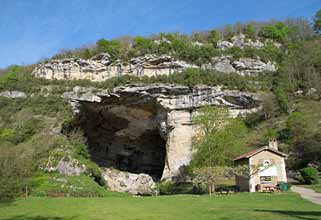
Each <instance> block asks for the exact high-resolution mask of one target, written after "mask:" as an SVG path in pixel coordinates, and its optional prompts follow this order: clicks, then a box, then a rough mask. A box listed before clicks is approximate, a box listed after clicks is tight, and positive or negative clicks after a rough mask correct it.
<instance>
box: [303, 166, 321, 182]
mask: <svg viewBox="0 0 321 220" xmlns="http://www.w3.org/2000/svg"><path fill="white" fill-rule="evenodd" d="M300 174H301V177H302V180H303V183H305V184H309V185H310V184H318V183H320V177H319V173H318V170H317V169H315V168H313V167H306V168H303V169H301V170H300Z"/></svg>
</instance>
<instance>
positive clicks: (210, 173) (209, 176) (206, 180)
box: [193, 166, 230, 196]
mask: <svg viewBox="0 0 321 220" xmlns="http://www.w3.org/2000/svg"><path fill="white" fill-rule="evenodd" d="M229 171H230V168H229V167H225V166H215V167H201V168H196V169H194V170H193V174H194V178H193V183H194V184H196V185H200V184H206V185H207V187H208V194H209V195H210V196H211V195H212V193H213V192H215V186H216V184H217V181H218V180H219V179H222V178H225V177H227V176H228V174H229Z"/></svg>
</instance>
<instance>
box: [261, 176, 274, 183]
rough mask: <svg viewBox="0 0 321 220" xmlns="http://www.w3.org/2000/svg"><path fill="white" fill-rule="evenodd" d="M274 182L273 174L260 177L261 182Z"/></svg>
mask: <svg viewBox="0 0 321 220" xmlns="http://www.w3.org/2000/svg"><path fill="white" fill-rule="evenodd" d="M271 182H272V177H271V176H261V177H260V183H261V184H269V183H271Z"/></svg>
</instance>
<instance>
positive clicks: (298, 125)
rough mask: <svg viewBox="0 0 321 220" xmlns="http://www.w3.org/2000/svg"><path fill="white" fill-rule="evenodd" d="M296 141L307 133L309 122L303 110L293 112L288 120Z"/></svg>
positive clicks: (288, 126) (291, 133)
mask: <svg viewBox="0 0 321 220" xmlns="http://www.w3.org/2000/svg"><path fill="white" fill-rule="evenodd" d="M286 125H287V128H288V129H289V131H290V135H291V136H292V139H293V141H294V142H298V141H300V140H302V139H303V138H304V137H305V135H306V128H307V123H306V119H305V116H304V115H303V114H302V113H301V112H293V113H291V115H290V116H289V118H288V120H287V122H286Z"/></svg>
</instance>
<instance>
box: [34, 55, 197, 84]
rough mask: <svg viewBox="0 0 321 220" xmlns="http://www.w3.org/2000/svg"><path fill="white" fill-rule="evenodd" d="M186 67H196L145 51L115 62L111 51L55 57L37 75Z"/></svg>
mask: <svg viewBox="0 0 321 220" xmlns="http://www.w3.org/2000/svg"><path fill="white" fill-rule="evenodd" d="M186 68H196V66H194V65H191V64H188V63H186V62H184V61H179V60H175V59H174V58H172V57H171V56H168V55H162V56H158V55H145V56H141V57H137V58H133V59H131V60H129V62H123V61H121V60H117V61H115V62H112V61H111V59H110V56H109V54H107V53H103V54H99V55H97V56H94V57H92V58H91V59H88V60H85V59H79V58H68V59H60V60H51V61H49V62H47V63H42V64H39V65H38V66H37V67H36V68H35V69H34V71H33V73H32V74H33V76H35V77H40V78H45V79H58V80H84V79H86V80H91V81H104V80H106V79H109V78H111V77H115V76H121V75H135V76H139V77H141V76H157V75H168V74H170V73H173V72H181V71H182V70H184V69H186Z"/></svg>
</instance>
